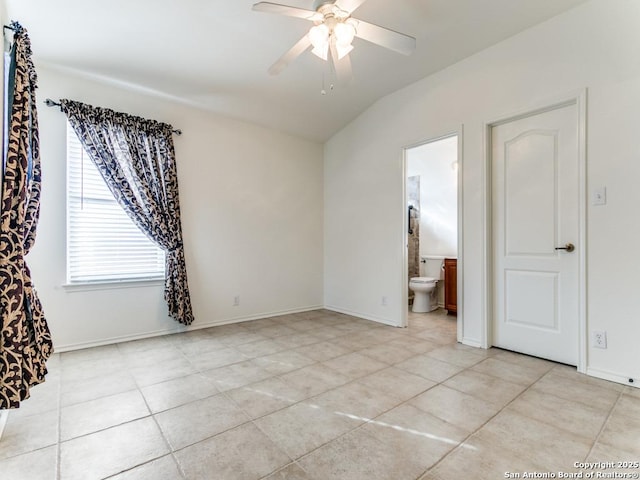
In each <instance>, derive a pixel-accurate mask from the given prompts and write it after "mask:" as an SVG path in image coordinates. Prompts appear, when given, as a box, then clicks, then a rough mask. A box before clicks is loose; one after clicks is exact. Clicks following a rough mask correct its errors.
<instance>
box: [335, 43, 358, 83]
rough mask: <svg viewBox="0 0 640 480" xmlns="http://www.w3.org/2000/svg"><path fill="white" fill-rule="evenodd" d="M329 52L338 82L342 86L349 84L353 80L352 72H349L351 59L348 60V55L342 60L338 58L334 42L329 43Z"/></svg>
mask: <svg viewBox="0 0 640 480" xmlns="http://www.w3.org/2000/svg"><path fill="white" fill-rule="evenodd" d="M330 50H331V63H332V64H333V68H334V70H335V73H336V77H337V79H338V81H339V82H340V83H341V84H342V85H347V84H349V83H351V80H353V71H352V70H351V58H349V54H346V55H345V56H344V57H342V58H338V49H337V47H336V44H335V41H333V42H331V44H330Z"/></svg>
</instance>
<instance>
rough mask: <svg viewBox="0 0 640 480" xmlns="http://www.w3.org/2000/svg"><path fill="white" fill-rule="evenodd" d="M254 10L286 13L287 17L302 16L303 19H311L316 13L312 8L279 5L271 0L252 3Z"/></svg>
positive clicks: (279, 13)
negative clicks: (269, 0)
mask: <svg viewBox="0 0 640 480" xmlns="http://www.w3.org/2000/svg"><path fill="white" fill-rule="evenodd" d="M252 10H254V11H256V12H265V13H275V14H277V15H286V16H288V17H297V18H304V19H305V20H311V21H313V20H314V19H315V18H316V17H317V16H318V13H317V12H314V11H313V10H305V9H304V8H298V7H290V6H288V5H281V4H279V3H271V2H258V3H256V4H254V5H253V9H252Z"/></svg>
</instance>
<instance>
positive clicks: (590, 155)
mask: <svg viewBox="0 0 640 480" xmlns="http://www.w3.org/2000/svg"><path fill="white" fill-rule="evenodd" d="M638 25H640V2H637V1H635V0H617V1H615V2H612V1H610V0H594V1H592V2H589V3H587V4H585V5H583V6H581V7H578V8H576V9H574V10H572V11H569V12H567V13H566V14H563V15H561V16H558V17H556V18H554V19H551V20H549V21H547V22H545V23H543V24H541V25H539V26H537V27H534V28H532V29H530V30H528V31H525V32H523V33H521V34H519V35H516V36H514V37H512V38H511V39H508V40H507V41H504V42H502V43H500V44H497V45H495V46H494V47H492V48H490V49H487V50H485V51H483V52H481V53H479V54H477V55H474V56H473V57H470V58H468V59H466V60H464V61H462V62H460V63H458V64H456V65H454V66H452V67H450V68H448V69H446V70H443V71H441V72H439V73H438V74H436V75H433V76H431V77H428V78H425V79H423V80H422V81H420V82H417V83H415V84H413V85H411V86H409V87H407V88H405V89H403V90H400V91H398V92H396V93H394V94H392V95H390V96H388V97H386V98H384V99H382V100H380V101H379V102H377V103H376V104H374V105H373V106H372V107H371V108H369V110H367V111H366V112H365V113H363V114H362V115H361V116H360V117H359V118H357V119H356V120H355V121H353V122H352V123H351V124H350V125H349V126H347V127H346V128H345V129H343V130H342V131H341V132H339V133H338V134H336V135H335V136H334V137H333V138H332V139H331V140H330V141H329V142H328V143H327V145H326V146H325V199H326V200H325V303H326V304H327V305H328V306H330V307H331V308H335V309H337V310H343V311H350V312H355V313H357V314H360V315H361V316H364V317H368V318H375V319H379V320H380V321H383V322H387V323H391V324H398V323H399V321H400V317H401V312H402V306H403V303H404V301H405V292H404V291H403V290H402V288H401V287H402V273H401V272H402V251H403V245H402V225H403V218H404V214H405V212H404V208H403V198H402V168H401V167H402V162H401V155H402V148H403V147H404V146H407V145H411V144H416V143H418V142H420V141H424V140H427V139H429V138H435V137H437V136H439V135H443V134H446V133H449V132H452V131H457V130H459V129H460V126H461V125H463V126H464V137H463V163H462V168H463V172H462V176H463V184H462V188H463V195H464V201H463V211H464V216H463V225H464V242H463V245H462V251H463V255H464V273H463V274H464V302H463V311H464V326H463V340H464V342H465V343H468V344H472V345H480V344H482V342H483V322H484V318H483V312H484V310H485V302H484V292H483V288H482V285H483V281H484V279H485V275H486V270H485V262H484V252H485V245H484V242H483V238H484V226H485V217H484V211H485V210H484V209H485V204H486V196H485V195H486V191H485V140H484V139H485V125H486V123H487V122H490V121H493V120H496V119H498V118H501V117H504V116H506V115H508V114H511V113H514V112H522V111H526V110H527V109H529V108H535V107H540V106H545V105H547V104H551V103H553V102H554V101H555V100H556V99H558V98H567V97H569V96H570V95H574V94H576V93H577V92H579V91H580V90H581V89H584V88H588V117H587V122H588V137H587V148H588V151H587V169H588V185H587V189H588V191H591V190H592V189H593V188H596V187H600V186H606V187H607V194H608V204H607V205H606V206H602V207H592V206H590V205H589V206H588V207H587V208H588V210H587V215H588V218H587V222H588V230H587V248H588V252H587V264H588V277H587V285H588V292H587V295H588V298H587V309H588V311H587V318H588V330H593V329H601V330H606V331H607V334H608V341H609V348H608V349H606V350H596V349H592V348H589V349H588V371H589V373H591V374H594V375H598V376H602V377H607V378H611V379H615V380H619V381H623V380H625V379H626V378H628V377H635V378H636V385H637V384H638V383H639V382H638V379H640V350H639V349H638V346H637V339H638V338H640V322H639V321H638V314H639V312H640V295H638V294H637V285H638V282H637V276H638V267H637V266H638V265H640V249H637V248H635V246H636V245H639V244H640V221H638V218H637V213H636V210H637V208H636V206H637V205H640V189H639V188H638V185H637V184H638V179H639V178H640V158H638V157H639V156H640V147H639V146H638V145H639V143H638V141H637V138H638V128H639V125H640V108H639V105H640V55H639V52H640V33H639V32H640V30H638ZM443 48H446V47H444V46H443ZM382 295H385V296H387V297H388V305H387V306H382V305H381V302H380V297H381V296H382Z"/></svg>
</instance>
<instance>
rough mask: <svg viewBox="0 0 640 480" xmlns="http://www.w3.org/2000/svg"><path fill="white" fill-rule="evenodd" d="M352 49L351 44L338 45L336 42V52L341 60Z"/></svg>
mask: <svg viewBox="0 0 640 480" xmlns="http://www.w3.org/2000/svg"><path fill="white" fill-rule="evenodd" d="M351 50H353V45H340V44H339V43H336V52H337V53H338V60H342V59H343V58H344V57H346V56H347V55H349V52H350V51H351Z"/></svg>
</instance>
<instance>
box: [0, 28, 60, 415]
mask: <svg viewBox="0 0 640 480" xmlns="http://www.w3.org/2000/svg"><path fill="white" fill-rule="evenodd" d="M11 27H12V29H13V30H14V37H13V46H12V50H11V67H10V69H9V72H10V75H11V78H10V79H9V80H10V81H9V82H8V83H9V85H10V91H9V92H8V104H9V109H8V112H9V114H10V118H9V119H5V121H6V122H9V136H8V145H7V155H6V158H5V164H4V176H3V179H2V210H1V221H0V306H1V307H2V312H1V313H2V337H1V338H0V409H8V408H18V407H19V406H20V402H21V401H22V400H25V399H27V398H29V390H30V388H31V387H32V386H34V385H37V384H39V383H41V382H43V381H44V378H45V375H46V373H47V368H46V361H47V359H48V358H49V356H50V355H51V353H53V346H52V342H51V335H50V333H49V327H48V326H47V321H46V319H45V317H44V313H43V310H42V305H41V304H40V301H39V300H38V296H37V294H36V291H35V289H34V287H33V283H32V281H31V273H30V271H29V267H28V266H27V264H26V263H25V260H24V256H25V255H26V254H28V253H29V251H30V250H31V247H33V244H34V242H35V239H36V226H37V224H38V216H39V213H40V147H39V143H38V116H37V111H36V95H35V90H36V81H37V77H36V72H35V70H34V67H33V62H32V61H31V44H30V41H29V37H28V35H27V31H26V30H25V29H24V28H22V26H20V24H18V23H16V22H14V23H12V24H11Z"/></svg>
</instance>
